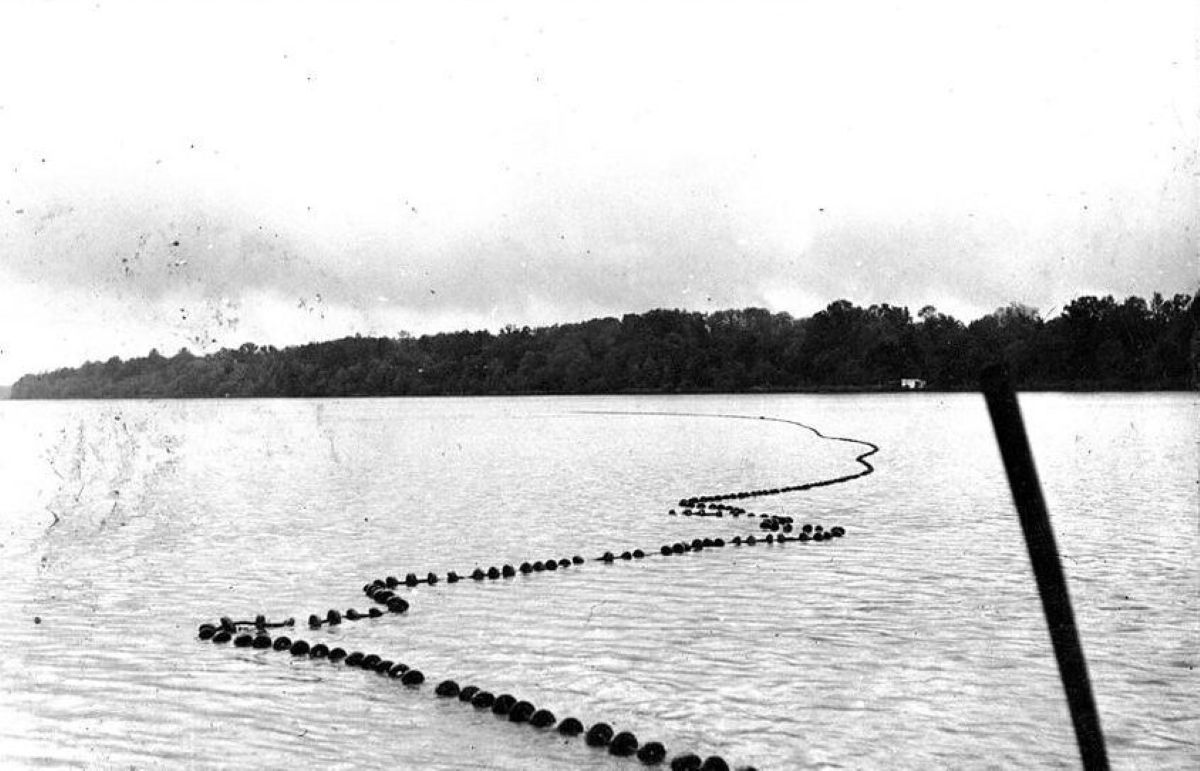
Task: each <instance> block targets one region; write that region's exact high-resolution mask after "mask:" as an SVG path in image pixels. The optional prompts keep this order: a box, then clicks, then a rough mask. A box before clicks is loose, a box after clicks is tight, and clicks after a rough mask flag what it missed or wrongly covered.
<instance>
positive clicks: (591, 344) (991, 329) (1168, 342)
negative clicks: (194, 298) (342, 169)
mask: <svg viewBox="0 0 1200 771" xmlns="http://www.w3.org/2000/svg"><path fill="white" fill-rule="evenodd" d="M1198 310H1200V309H1198V304H1197V302H1196V297H1194V296H1189V295H1185V294H1178V295H1175V296H1174V297H1172V298H1170V299H1165V298H1163V297H1162V296H1161V295H1160V294H1158V293H1156V294H1155V295H1154V296H1153V297H1152V298H1151V299H1150V300H1149V302H1147V301H1146V300H1144V299H1142V298H1140V297H1129V298H1127V299H1126V300H1124V301H1123V302H1118V301H1116V300H1114V299H1113V298H1112V297H1111V296H1107V297H1102V298H1101V297H1092V296H1086V297H1080V298H1078V299H1076V300H1074V301H1072V302H1071V303H1070V304H1069V305H1067V306H1066V307H1065V308H1064V309H1063V310H1062V313H1061V314H1060V315H1058V316H1056V317H1054V318H1052V319H1049V320H1046V319H1043V318H1042V317H1041V316H1040V315H1039V314H1038V312H1037V311H1036V310H1034V309H1032V308H1029V307H1027V306H1023V305H1020V304H1017V303H1013V304H1010V305H1008V306H1006V307H1003V308H999V309H997V310H996V311H995V312H993V313H991V314H989V315H986V316H984V317H982V318H980V319H976V320H975V321H972V322H971V323H969V324H963V323H962V322H960V321H958V320H957V319H955V318H953V317H951V316H948V315H946V314H943V313H940V312H938V311H937V309H935V308H933V307H932V306H926V307H924V308H922V309H921V310H920V311H919V312H918V314H917V316H916V318H914V317H913V316H912V315H911V314H910V313H909V310H908V308H904V307H895V306H891V305H886V304H885V305H871V306H870V307H867V308H862V307H859V306H857V305H854V304H853V303H851V302H849V301H846V300H838V301H836V302H834V303H831V304H830V305H829V306H828V307H826V308H825V309H824V310H822V311H820V312H818V313H816V314H814V315H813V316H811V317H808V318H794V317H792V316H791V315H789V314H787V313H771V312H768V311H766V310H763V309H760V308H747V309H743V310H723V311H716V312H713V313H698V312H690V311H681V310H653V311H649V312H647V313H639V314H627V315H625V316H622V317H621V318H619V319H617V318H598V319H591V320H589V321H584V322H581V323H574V324H558V325H554V326H549V327H539V328H534V329H531V328H529V327H520V328H518V327H514V326H509V327H506V328H505V329H503V330H502V331H500V332H499V333H497V334H493V333H491V332H486V331H478V332H470V331H462V332H451V333H442V334H434V335H425V336H421V337H412V336H410V335H408V334H406V333H400V334H399V335H397V336H396V337H361V336H354V337H347V338H343V339H340V340H332V341H328V342H321V343H309V344H306V345H299V346H294V347H288V348H283V349H277V348H275V347H273V346H258V345H255V344H253V343H246V344H245V345H242V346H241V347H240V348H237V349H223V350H221V351H218V352H216V353H212V354H209V355H207V356H195V355H193V354H192V353H190V352H189V351H188V350H187V349H186V348H185V349H182V350H180V351H179V352H178V353H177V354H175V355H174V356H170V357H167V356H163V355H161V354H160V353H158V351H153V350H152V351H151V352H150V354H149V355H148V356H145V357H142V358H134V359H129V360H127V361H122V360H121V359H120V358H117V357H113V358H111V359H109V360H108V361H105V362H88V363H86V364H84V365H83V366H81V367H78V368H68V369H60V370H57V371H54V372H49V373H45V374H36V375H26V376H24V377H22V378H21V379H20V380H18V381H17V382H16V383H15V384H14V385H13V390H12V397H13V398H18V399H20V398H25V399H55V398H145V397H156V398H169V397H191V398H196V397H226V396H228V397H346V396H409V395H459V394H539V393H540V394H600V393H641V392H654V393H662V392H706V391H709V392H739V391H756V390H763V391H773V390H779V391H787V390H840V389H845V390H863V389H868V390H869V389H888V388H894V387H897V385H898V382H899V380H900V379H901V378H920V379H922V380H925V381H926V382H927V384H928V387H929V388H934V389H942V390H959V389H969V388H974V387H975V380H976V377H977V374H978V372H979V370H980V369H981V368H982V367H983V366H985V365H986V364H988V363H991V362H994V361H996V360H998V359H1002V360H1003V361H1004V362H1006V363H1007V365H1008V367H1009V370H1010V372H1011V373H1012V375H1013V377H1014V380H1015V381H1016V383H1017V384H1018V386H1019V387H1022V388H1027V389H1066V390H1080V389H1100V390H1121V389H1188V388H1195V387H1196V385H1197V364H1196V362H1197V360H1198V359H1200V355H1198V354H1200V337H1198V336H1197V334H1196V328H1197V325H1196V316H1197V312H1198Z"/></svg>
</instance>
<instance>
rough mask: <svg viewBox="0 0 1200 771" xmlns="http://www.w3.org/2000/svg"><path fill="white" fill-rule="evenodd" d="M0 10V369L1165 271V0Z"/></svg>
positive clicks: (1147, 282)
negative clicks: (249, 344) (354, 336)
mask: <svg viewBox="0 0 1200 771" xmlns="http://www.w3.org/2000/svg"><path fill="white" fill-rule="evenodd" d="M249 5H250V4H247V3H231V4H227V5H222V4H214V3H211V2H205V3H201V2H189V3H165V2H154V3H146V4H135V3H110V2H99V3H97V2H89V3H77V4H71V3H42V2H36V3H34V2H30V3H21V2H6V3H5V4H4V5H3V6H2V7H0V203H2V208H0V383H7V382H11V381H12V380H14V379H16V378H17V377H19V376H20V375H21V374H23V373H26V372H30V371H40V370H45V369H49V368H54V367H59V366H74V365H77V364H79V363H82V362H83V361H84V360H87V359H106V358H108V357H109V356H112V355H120V356H123V357H127V356H133V355H144V354H145V353H146V352H147V351H148V350H149V349H150V348H151V347H157V348H158V349H159V350H160V351H161V352H163V353H164V354H168V355H169V354H173V353H174V352H175V351H177V350H178V349H179V348H180V347H184V346H187V347H188V348H190V349H191V350H193V351H196V352H204V351H211V350H215V349H217V348H220V347H222V346H237V345H240V344H241V343H243V342H246V341H253V342H256V343H273V344H276V345H283V344H290V343H295V342H302V341H307V340H314V339H328V338H333V337H340V336H342V335H346V334H353V333H356V332H358V333H362V334H386V335H394V334H396V333H397V332H399V331H400V330H407V331H410V332H413V333H424V332H435V331H444V330H454V329H462V328H490V329H498V328H500V327H502V326H504V325H505V324H509V323H513V324H518V325H523V324H530V325H533V324H544V323H554V322H558V321H570V320H579V319H584V318H589V317H592V316H597V315H620V314H622V313H628V312H640V311H645V310H648V309H651V308H656V307H669V308H687V309H696V310H714V309H720V308H728V307H745V306H763V307H767V308H770V309H772V310H776V311H788V312H790V313H793V314H796V315H809V314H811V313H813V312H815V311H817V310H819V309H821V308H823V307H824V306H825V305H827V304H828V303H829V302H831V301H832V300H835V299H839V298H845V299H849V300H851V301H853V302H856V303H858V304H862V305H867V304H870V303H883V302H887V303H892V304H899V305H908V306H909V307H910V308H911V309H912V310H913V311H914V313H915V311H916V310H917V309H919V308H920V307H921V306H923V305H925V304H933V305H935V306H937V307H938V308H939V309H941V310H943V311H946V312H950V313H953V314H954V315H956V316H959V317H960V318H962V319H964V320H969V319H971V318H974V317H976V316H978V315H980V314H982V313H986V312H989V311H991V310H992V309H994V308H995V307H997V306H999V305H1003V304H1006V303H1008V302H1010V301H1020V302H1024V303H1026V304H1029V305H1033V306H1035V307H1038V308H1039V309H1040V310H1041V311H1042V312H1043V313H1044V314H1048V315H1053V313H1054V312H1055V310H1056V309H1057V308H1059V307H1061V304H1062V303H1064V302H1066V301H1069V300H1070V299H1072V298H1073V297H1075V296H1078V295H1080V294H1085V293H1091V294H1108V293H1112V294H1115V295H1118V296H1124V295H1128V294H1140V295H1143V296H1147V295H1149V293H1151V292H1153V291H1154V290H1162V291H1164V292H1166V293H1169V294H1173V293H1176V292H1193V291H1195V290H1196V288H1197V286H1198V282H1200V260H1198V257H1197V251H1198V247H1197V244H1198V240H1197V228H1198V227H1200V223H1198V219H1200V215H1198V212H1200V194H1198V192H1197V191H1198V185H1200V163H1198V161H1197V148H1198V144H1200V128H1198V126H1200V62H1198V61H1197V50H1198V48H1200V44H1198V41H1200V11H1198V10H1197V9H1198V7H1200V4H1197V3H1195V2H1190V1H1188V2H1153V3H1142V2H1125V3H1104V2H1095V1H1094V0H1092V1H1091V2H1083V3H1048V2H1033V3H1027V4H1025V3H1015V2H1011V0H1005V1H1004V2H994V3H961V2H947V3H882V2H862V3H834V2H827V3H819V4H818V3H802V2H789V3H754V2H732V1H731V2H725V3H698V2H658V3H654V2H636V3H630V4H627V5H625V4H621V3H614V2H611V0H607V1H606V2H598V3H588V4H584V3H562V2H559V3H548V4H544V5H535V4H527V3H486V4H485V3H471V4H459V3H447V2H438V3H422V4H417V3H413V4H397V3H387V4H370V3H334V2H329V3H321V4H301V3H296V2H286V3H278V4H263V3H259V4H254V7H253V8H251V7H249Z"/></svg>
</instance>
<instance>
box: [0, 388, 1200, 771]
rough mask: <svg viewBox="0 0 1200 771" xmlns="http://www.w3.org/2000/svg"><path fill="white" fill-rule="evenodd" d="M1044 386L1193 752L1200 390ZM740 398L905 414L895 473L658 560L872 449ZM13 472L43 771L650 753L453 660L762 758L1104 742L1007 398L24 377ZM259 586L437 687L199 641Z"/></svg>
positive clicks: (1047, 411)
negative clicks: (269, 393)
mask: <svg viewBox="0 0 1200 771" xmlns="http://www.w3.org/2000/svg"><path fill="white" fill-rule="evenodd" d="M1022 406H1023V408H1024V410H1025V414H1026V419H1027V421H1028V423H1029V429H1030V435H1031V441H1032V443H1033V447H1034V454H1035V457H1036V460H1037V461H1038V463H1039V470H1040V472H1041V474H1042V484H1043V488H1044V490H1045V493H1046V497H1047V501H1048V505H1049V508H1050V512H1051V516H1052V518H1053V521H1054V526H1055V530H1056V533H1057V537H1058V543H1059V548H1060V550H1061V552H1062V555H1063V562H1064V566H1065V569H1066V573H1067V576H1068V580H1069V581H1070V588H1071V591H1072V596H1073V599H1074V602H1075V608H1076V616H1077V619H1078V621H1079V623H1080V627H1081V636H1082V641H1083V645H1084V649H1085V652H1086V654H1087V657H1088V662H1089V665H1090V669H1091V674H1092V681H1093V686H1094V689H1095V692H1096V697H1097V700H1098V703H1099V708H1100V712H1101V717H1102V721H1103V725H1104V728H1105V731H1106V735H1107V739H1108V744H1109V753H1110V757H1111V759H1112V761H1113V764H1114V766H1116V767H1122V768H1173V767H1174V768H1184V767H1193V768H1194V767H1196V765H1197V763H1198V762H1200V755H1198V752H1197V738H1198V735H1200V720H1198V717H1197V709H1196V705H1197V703H1200V700H1198V695H1200V689H1198V688H1197V678H1196V673H1195V666H1196V663H1197V651H1198V650H1200V628H1198V625H1200V591H1198V589H1200V581H1198V575H1200V572H1198V560H1197V556H1198V548H1197V547H1198V543H1200V535H1198V530H1200V527H1198V514H1197V487H1196V485H1197V462H1198V455H1197V444H1196V442H1197V436H1196V428H1195V427H1196V425H1198V420H1197V418H1198V414H1197V413H1198V410H1197V402H1196V397H1195V395H1194V394H1165V395H1164V394H1155V395H1123V394H1118V395H1113V394H1108V395H1059V394H1032V395H1024V396H1023V397H1022ZM663 412H670V413H678V414H670V415H664V414H653V415H651V414H646V413H663ZM618 413H621V414H618ZM625 413H643V414H625ZM717 414H727V415H743V416H750V417H754V416H759V415H763V416H770V417H778V418H783V419H787V420H796V421H801V422H804V423H808V424H811V425H814V426H815V427H817V428H819V429H821V430H822V431H823V432H825V433H826V434H830V435H836V436H845V437H855V438H861V439H864V440H869V441H871V442H874V443H876V444H878V445H879V446H880V447H881V451H880V452H879V454H877V455H876V456H874V457H873V458H872V459H871V460H872V462H873V463H874V464H875V466H876V468H877V471H876V473H874V474H872V475H870V476H866V477H863V478H861V479H858V480H854V481H851V482H849V483H846V484H841V485H836V486H831V487H826V488H819V489H814V490H809V491H805V492H798V493H790V494H786V495H780V496H774V497H771V498H762V499H756V500H752V501H743V502H742V505H744V506H746V508H748V509H750V510H752V511H757V512H765V513H773V514H784V515H790V516H793V517H796V518H797V520H799V521H803V522H812V523H814V524H816V523H821V524H823V525H824V526H825V527H827V528H828V527H830V526H832V525H841V526H842V527H844V528H846V536H845V537H844V538H841V539H837V540H834V541H830V542H823V543H809V544H799V543H789V544H787V545H784V546H778V545H773V546H766V545H758V546H754V547H740V548H735V547H732V546H729V547H726V548H724V549H711V550H705V551H703V552H700V553H694V554H686V555H682V556H678V557H671V558H662V557H660V556H658V555H657V551H658V546H659V545H661V544H663V543H665V542H672V541H677V540H681V539H689V540H690V539H691V538H694V537H697V536H700V537H704V536H711V537H718V536H720V537H723V538H729V537H731V536H732V535H735V534H739V533H741V534H746V533H750V532H753V531H754V527H753V525H754V521H753V520H751V521H747V520H745V519H741V520H731V519H727V518H726V519H703V520H700V519H697V518H685V517H682V516H677V517H671V516H668V515H667V510H668V509H669V508H671V507H673V506H676V503H677V501H678V500H679V498H681V497H683V496H685V495H696V494H706V493H720V492H728V491H734V490H744V489H754V488H764V487H778V486H782V485H792V484H801V483H805V482H812V481H816V480H818V479H822V478H828V477H833V476H841V475H845V474H852V473H855V472H856V471H857V470H858V469H859V468H860V467H859V466H858V465H857V464H856V463H855V462H854V456H855V455H856V454H858V452H860V451H861V448H860V447H858V446H856V445H852V444H846V443H841V442H831V441H825V440H822V439H820V438H819V437H817V436H815V435H814V434H812V433H810V432H808V431H805V430H803V429H802V428H800V427H797V426H794V425H789V424H786V423H778V422H769V421H758V420H735V419H730V418H721V417H714V415H717ZM0 489H2V490H3V495H2V496H0V565H3V571H4V577H5V579H6V581H5V585H6V591H4V592H3V593H2V594H0V613H3V614H4V618H5V619H6V623H4V624H3V625H0V654H2V655H0V765H3V766H6V767H8V766H37V767H41V766H56V767H57V766H84V767H94V766H102V767H118V766H120V767H129V766H135V767H178V766H188V767H196V768H205V767H228V768H234V767H236V768H245V767H249V766H252V765H258V766H266V767H282V766H292V767H313V766H324V767H329V766H332V767H335V768H336V767H344V768H443V769H457V768H502V769H527V768H592V769H603V768H614V769H616V768H636V767H639V764H638V763H637V761H635V760H630V759H618V758H614V757H612V756H610V755H608V754H606V753H604V752H603V751H598V750H593V749H590V748H588V747H586V746H585V745H584V743H583V741H582V740H581V739H578V738H575V739H567V738H564V737H561V736H560V735H559V734H557V733H555V732H543V731H538V730H536V729H533V728H530V727H528V726H516V725H513V724H512V723H509V722H506V721H504V720H502V719H500V718H497V717H496V716H494V715H493V714H491V712H488V711H476V710H473V709H471V708H470V706H468V705H464V704H463V703H461V702H459V701H458V700H456V699H452V700H446V699H438V698H436V697H435V696H434V695H433V686H434V684H436V683H437V682H438V681H440V680H442V679H444V678H454V679H455V680H457V681H458V682H459V683H462V684H466V683H475V684H477V685H481V686H483V687H485V688H486V689H488V690H491V691H492V692H494V693H501V692H509V693H513V694H515V695H517V696H518V697H519V698H524V699H528V700H530V701H532V702H533V703H534V704H535V705H537V706H539V707H546V708H548V709H550V710H552V711H553V712H554V713H555V714H556V715H558V716H559V717H560V718H561V717H565V716H567V715H573V716H575V717H578V718H579V719H581V720H582V721H583V722H584V723H585V725H586V724H590V723H593V722H596V721H601V720H603V721H606V722H609V723H612V724H613V725H614V726H615V727H616V728H617V730H630V731H633V732H634V733H635V734H636V735H637V736H638V738H639V739H641V740H642V741H643V742H645V741H650V740H656V741H661V742H663V743H664V744H665V745H666V746H667V748H668V751H669V753H670V754H672V755H675V754H679V753H682V752H695V753H698V754H700V755H701V756H705V755H709V754H719V755H721V756H722V757H724V758H726V759H727V760H729V761H730V763H731V765H734V766H737V765H753V766H756V767H758V768H761V769H767V768H798V767H810V766H811V767H849V768H864V767H875V768H883V767H887V768H893V767H898V768H914V769H915V768H927V767H931V766H937V767H945V766H954V767H1017V766H1020V767H1028V766H1038V767H1046V766H1051V767H1053V766H1064V767H1070V766H1073V765H1077V763H1078V761H1077V753H1076V749H1075V745H1074V737H1073V734H1072V731H1071V725H1070V721H1069V717H1068V714H1067V710H1066V706H1065V701H1064V699H1063V696H1062V689H1061V686H1060V685H1059V682H1058V677H1057V670H1056V668H1055V665H1054V660H1053V656H1052V653H1051V649H1050V646H1049V638H1048V635H1047V634H1046V631H1045V625H1044V621H1043V619H1042V616H1041V609H1040V605H1039V603H1038V600H1037V596H1036V591H1035V588H1034V584H1033V581H1032V578H1031V574H1030V571H1029V566H1028V558H1027V556H1026V553H1025V549H1024V545H1023V542H1022V540H1021V532H1020V528H1019V526H1018V523H1017V520H1016V517H1015V514H1014V513H1013V510H1012V507H1011V504H1010V500H1009V496H1008V492H1007V487H1006V483H1005V480H1004V476H1003V470H1002V467H1001V465H1000V461H999V455H998V453H997V450H996V447H995V443H994V439H993V436H992V433H991V428H990V424H989V423H988V419H987V414H986V410H985V408H984V405H983V401H982V399H981V397H979V396H976V395H970V394H963V395H940V394H894V395H852V396H828V395H770V396H735V397H730V396H720V397H716V396H672V397H649V396H647V397H596V398H581V397H561V398H518V399H512V398H496V399H491V398H464V399H454V398H445V399H442V398H431V399H380V400H322V401H305V400H275V401H171V402H162V401H138V402H0ZM635 547H640V548H643V549H646V550H647V551H648V552H651V553H652V554H653V555H654V556H653V557H652V558H647V559H644V560H635V561H630V562H622V561H618V562H617V563H616V564H613V565H604V564H601V563H598V562H591V561H589V562H588V563H586V564H585V565H582V566H578V567H572V568H570V569H567V570H559V571H557V572H555V573H543V574H535V575H533V576H528V577H518V578H515V579H507V580H501V581H483V582H474V581H466V582H463V583H459V584H456V585H448V584H446V583H444V582H443V583H439V584H438V585H436V586H432V587H430V586H421V587H418V588H416V589H413V590H411V591H410V590H407V589H403V588H402V589H401V590H400V591H401V593H402V594H403V595H404V596H405V597H406V598H407V599H408V600H409V601H410V602H411V604H412V608H411V610H410V611H409V612H408V613H407V614H405V615H403V616H394V615H388V616H384V617H382V618H379V619H370V620H363V621H358V622H353V623H349V622H348V623H345V624H342V625H341V626H339V627H332V628H325V629H322V630H320V631H315V632H312V631H309V630H308V629H307V628H305V625H304V620H305V619H306V618H307V616H308V614H309V613H320V614H322V615H323V614H324V613H325V611H326V610H327V609H329V608H338V609H340V610H345V609H347V608H350V607H355V608H358V609H361V610H365V609H366V608H368V607H370V606H371V602H370V601H369V600H368V599H367V598H365V597H364V596H363V594H362V585H363V584H364V583H365V582H367V581H369V580H371V579H373V578H376V577H382V576H386V575H389V574H391V575H399V576H401V577H403V576H404V575H405V574H406V573H408V572H416V573H418V574H421V575H423V574H425V573H426V572H428V571H435V572H437V573H439V574H444V573H445V572H446V571H447V570H456V571H458V572H459V573H468V572H470V571H471V570H473V569H474V568H475V567H477V566H478V567H483V568H484V569H486V568H487V567H488V566H491V565H502V564H504V563H514V564H517V563H520V562H521V561H525V560H529V561H532V560H535V559H546V558H551V557H555V558H557V557H564V556H572V555H575V554H582V555H584V556H587V557H589V558H590V557H596V556H598V555H600V554H602V553H603V552H604V551H607V550H612V551H615V552H618V553H619V552H620V551H623V550H626V549H633V548H635ZM257 613H264V614H266V615H267V616H269V617H271V618H282V617H287V616H294V617H296V618H297V620H298V622H299V623H300V624H301V626H299V627H297V628H296V629H295V630H292V631H290V632H289V634H292V635H293V636H297V637H303V638H305V639H308V640H309V641H310V642H313V643H315V642H325V643H326V644H328V645H330V646H334V645H339V646H342V647H344V648H345V649H346V650H348V651H350V650H361V651H364V652H376V653H380V654H382V655H384V656H385V657H386V658H392V659H395V660H397V661H403V662H405V663H408V664H410V665H412V666H414V667H417V668H419V669H421V670H422V671H423V672H424V673H425V675H426V677H427V678H428V682H426V684H425V685H424V686H422V687H420V688H417V689H412V688H406V687H404V686H402V685H400V684H399V683H398V682H397V681H395V680H390V679H389V678H387V677H381V676H379V675H375V674H373V673H368V672H364V671H361V670H357V669H350V668H348V667H346V666H344V665H334V664H331V663H329V662H328V661H325V660H313V659H309V658H307V657H300V658H293V657H291V656H289V655H287V654H285V653H277V652H274V651H270V650H266V651H259V650H253V649H237V648H233V647H231V646H228V645H213V644H211V643H202V642H199V641H198V640H197V637H196V628H197V625H198V624H199V623H201V622H203V621H212V620H215V619H217V618H218V617H220V616H223V615H229V616H233V617H235V618H238V619H245V618H253V617H254V615H255V614H257ZM35 617H36V618H37V619H38V622H36V623H35Z"/></svg>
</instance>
